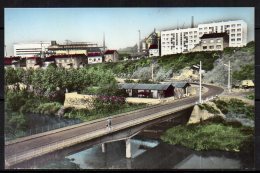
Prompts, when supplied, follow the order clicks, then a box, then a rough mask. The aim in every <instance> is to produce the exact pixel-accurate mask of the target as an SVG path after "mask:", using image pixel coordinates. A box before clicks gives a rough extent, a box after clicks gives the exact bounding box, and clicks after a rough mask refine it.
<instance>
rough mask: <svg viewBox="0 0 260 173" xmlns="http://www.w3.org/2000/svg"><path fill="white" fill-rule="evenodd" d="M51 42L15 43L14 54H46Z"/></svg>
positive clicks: (22, 55) (24, 55) (27, 55)
mask: <svg viewBox="0 0 260 173" xmlns="http://www.w3.org/2000/svg"><path fill="white" fill-rule="evenodd" d="M50 45H51V42H27V43H15V44H14V56H20V57H22V58H26V57H34V56H39V57H41V56H44V54H45V53H46V52H47V48H48V47H49V46H50Z"/></svg>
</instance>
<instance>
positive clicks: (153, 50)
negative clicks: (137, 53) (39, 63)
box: [149, 44, 159, 57]
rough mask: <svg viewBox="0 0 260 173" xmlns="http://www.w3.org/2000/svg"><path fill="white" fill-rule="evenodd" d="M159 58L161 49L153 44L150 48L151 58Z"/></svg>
mask: <svg viewBox="0 0 260 173" xmlns="http://www.w3.org/2000/svg"><path fill="white" fill-rule="evenodd" d="M154 56H159V47H158V45H157V44H152V45H151V46H150V47H149V57H154Z"/></svg>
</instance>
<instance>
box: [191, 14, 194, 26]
mask: <svg viewBox="0 0 260 173" xmlns="http://www.w3.org/2000/svg"><path fill="white" fill-rule="evenodd" d="M191 28H194V17H193V16H191Z"/></svg>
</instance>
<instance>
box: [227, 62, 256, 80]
mask: <svg viewBox="0 0 260 173" xmlns="http://www.w3.org/2000/svg"><path fill="white" fill-rule="evenodd" d="M232 76H233V78H234V79H236V80H253V79H254V66H253V65H252V64H246V65H243V66H241V69H240V70H239V71H234V72H233V75H232Z"/></svg>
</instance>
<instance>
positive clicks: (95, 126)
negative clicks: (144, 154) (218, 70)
mask: <svg viewBox="0 0 260 173" xmlns="http://www.w3.org/2000/svg"><path fill="white" fill-rule="evenodd" d="M204 86H205V87H207V88H208V89H209V90H208V91H207V92H206V93H204V94H203V95H202V98H207V97H210V96H215V95H219V94H221V93H222V92H223V91H224V90H223V89H222V88H219V87H216V86H211V85H204ZM197 100H198V96H197V97H191V98H186V99H180V100H179V101H176V102H174V103H168V104H164V105H160V106H156V107H152V108H150V109H145V110H141V111H137V112H134V113H128V114H126V115H124V116H119V117H112V126H116V125H119V124H121V123H125V122H127V121H131V120H133V119H137V118H142V117H145V116H149V115H153V114H155V113H158V112H161V111H165V110H167V109H172V108H177V107H179V106H183V105H186V104H191V103H194V102H196V101H197ZM106 123H107V121H106V120H102V121H98V122H95V123H92V124H88V125H84V126H80V127H77V128H73V129H68V130H64V131H61V132H57V133H53V134H50V135H45V136H41V137H37V138H32V139H29V140H25V141H21V142H18V143H14V144H9V145H6V146H5V158H10V157H12V156H13V155H14V154H16V155H19V153H22V152H26V151H29V150H32V149H36V148H39V147H42V146H45V145H49V144H51V143H55V142H59V141H62V140H66V139H69V138H73V137H75V136H80V135H83V134H86V133H90V132H93V131H96V130H100V129H104V128H106Z"/></svg>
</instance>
